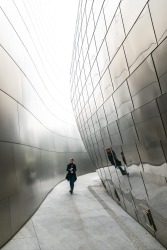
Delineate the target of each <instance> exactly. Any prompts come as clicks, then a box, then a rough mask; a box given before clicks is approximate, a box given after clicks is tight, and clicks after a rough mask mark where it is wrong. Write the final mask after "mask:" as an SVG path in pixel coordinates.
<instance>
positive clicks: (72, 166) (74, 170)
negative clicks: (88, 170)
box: [67, 163, 77, 174]
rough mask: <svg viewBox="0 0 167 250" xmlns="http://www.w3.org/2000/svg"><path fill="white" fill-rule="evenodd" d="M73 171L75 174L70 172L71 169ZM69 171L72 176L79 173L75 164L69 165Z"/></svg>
mask: <svg viewBox="0 0 167 250" xmlns="http://www.w3.org/2000/svg"><path fill="white" fill-rule="evenodd" d="M71 168H72V169H73V173H71V172H70V169H71ZM67 171H68V172H69V173H70V174H75V172H76V171H77V169H76V165H75V164H74V163H69V164H68V165H67Z"/></svg>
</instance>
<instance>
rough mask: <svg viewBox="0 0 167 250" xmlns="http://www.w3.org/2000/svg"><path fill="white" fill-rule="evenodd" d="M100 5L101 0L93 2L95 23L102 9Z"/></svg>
mask: <svg viewBox="0 0 167 250" xmlns="http://www.w3.org/2000/svg"><path fill="white" fill-rule="evenodd" d="M102 4H103V0H99V1H94V2H93V7H92V9H93V14H94V20H95V23H96V22H97V19H98V16H99V14H100V11H101V8H102Z"/></svg>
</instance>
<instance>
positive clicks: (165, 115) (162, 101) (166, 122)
mask: <svg viewBox="0 0 167 250" xmlns="http://www.w3.org/2000/svg"><path fill="white" fill-rule="evenodd" d="M166 102H167V94H164V95H162V96H161V97H159V98H158V99H157V103H158V107H159V112H160V115H161V117H162V121H163V126H164V128H165V131H166V134H167V106H166Z"/></svg>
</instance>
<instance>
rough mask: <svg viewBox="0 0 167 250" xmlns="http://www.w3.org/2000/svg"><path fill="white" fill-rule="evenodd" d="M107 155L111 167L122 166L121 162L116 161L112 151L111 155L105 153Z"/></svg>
mask: <svg viewBox="0 0 167 250" xmlns="http://www.w3.org/2000/svg"><path fill="white" fill-rule="evenodd" d="M107 155H108V159H109V161H110V162H111V164H112V165H114V166H115V167H116V166H118V167H120V166H122V163H121V161H119V160H118V159H117V156H116V154H115V152H114V151H112V152H111V153H107Z"/></svg>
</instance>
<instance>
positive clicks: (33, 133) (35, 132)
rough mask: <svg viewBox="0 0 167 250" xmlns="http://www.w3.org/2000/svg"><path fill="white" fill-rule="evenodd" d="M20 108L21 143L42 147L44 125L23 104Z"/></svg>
mask: <svg viewBox="0 0 167 250" xmlns="http://www.w3.org/2000/svg"><path fill="white" fill-rule="evenodd" d="M18 108H19V125H20V139H21V143H22V144H26V145H30V146H35V147H38V148H40V147H41V135H42V133H41V127H42V125H41V124H40V123H39V122H38V121H37V120H36V119H35V118H34V117H33V116H32V115H31V114H30V113H29V112H28V111H27V110H26V109H24V108H23V107H22V106H20V105H19V106H18Z"/></svg>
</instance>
